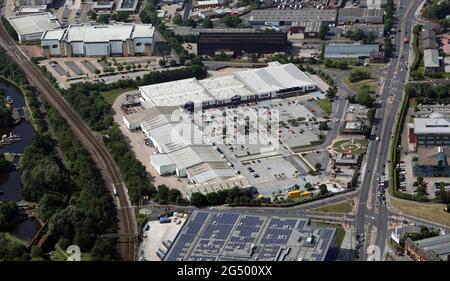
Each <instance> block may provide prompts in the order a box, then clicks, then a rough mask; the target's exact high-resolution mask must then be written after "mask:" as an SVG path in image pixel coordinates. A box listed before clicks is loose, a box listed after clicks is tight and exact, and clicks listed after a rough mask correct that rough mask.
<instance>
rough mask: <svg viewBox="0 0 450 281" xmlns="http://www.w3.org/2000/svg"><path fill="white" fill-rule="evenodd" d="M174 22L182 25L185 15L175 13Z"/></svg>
mask: <svg viewBox="0 0 450 281" xmlns="http://www.w3.org/2000/svg"><path fill="white" fill-rule="evenodd" d="M172 23H173V24H176V25H181V24H182V23H183V17H182V16H181V15H175V16H174V17H173V19H172Z"/></svg>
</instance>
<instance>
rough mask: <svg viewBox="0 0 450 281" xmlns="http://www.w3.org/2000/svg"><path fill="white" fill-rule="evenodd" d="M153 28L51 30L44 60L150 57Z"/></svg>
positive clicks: (46, 37)
mask: <svg viewBox="0 0 450 281" xmlns="http://www.w3.org/2000/svg"><path fill="white" fill-rule="evenodd" d="M154 31H155V29H154V27H153V26H152V25H151V24H114V25H82V24H81V25H70V26H69V27H67V28H66V29H58V30H48V31H46V32H44V34H43V35H42V38H41V45H42V49H43V53H44V55H45V56H62V57H65V56H68V57H70V56H111V55H120V56H134V55H138V54H139V55H150V54H151V46H152V43H153V34H154Z"/></svg>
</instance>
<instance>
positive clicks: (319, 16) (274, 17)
mask: <svg viewBox="0 0 450 281" xmlns="http://www.w3.org/2000/svg"><path fill="white" fill-rule="evenodd" d="M336 18H337V10H336V9H327V10H321V9H298V10H278V9H260V10H252V11H251V12H250V13H248V14H246V15H244V16H242V19H243V20H244V21H245V22H247V23H249V24H252V25H274V26H282V25H291V24H292V23H293V22H319V23H324V24H336Z"/></svg>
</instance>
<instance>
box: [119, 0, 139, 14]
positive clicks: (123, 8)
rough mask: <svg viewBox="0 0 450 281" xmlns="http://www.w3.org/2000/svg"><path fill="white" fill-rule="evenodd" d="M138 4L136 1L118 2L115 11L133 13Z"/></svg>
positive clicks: (121, 0)
mask: <svg viewBox="0 0 450 281" xmlns="http://www.w3.org/2000/svg"><path fill="white" fill-rule="evenodd" d="M138 2H139V1H138V0H120V2H119V5H117V9H116V10H117V11H119V12H134V11H136V8H137V5H138Z"/></svg>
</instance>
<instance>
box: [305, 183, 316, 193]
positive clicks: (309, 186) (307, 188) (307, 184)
mask: <svg viewBox="0 0 450 281" xmlns="http://www.w3.org/2000/svg"><path fill="white" fill-rule="evenodd" d="M305 189H306V190H307V191H311V190H314V188H313V187H312V185H311V183H310V182H307V183H305Z"/></svg>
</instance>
